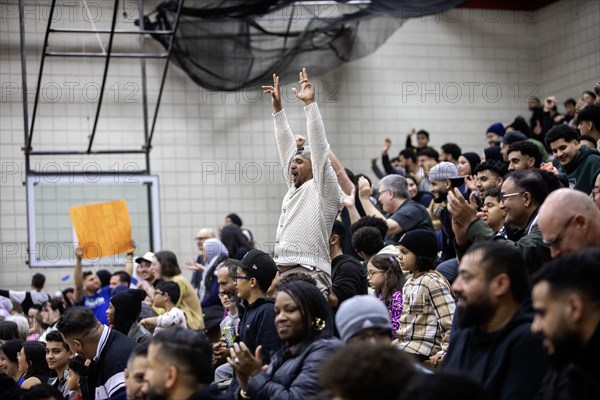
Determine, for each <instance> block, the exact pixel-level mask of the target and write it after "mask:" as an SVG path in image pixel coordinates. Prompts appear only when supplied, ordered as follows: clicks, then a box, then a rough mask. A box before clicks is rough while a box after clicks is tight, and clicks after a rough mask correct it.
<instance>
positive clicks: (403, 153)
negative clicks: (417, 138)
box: [398, 149, 417, 163]
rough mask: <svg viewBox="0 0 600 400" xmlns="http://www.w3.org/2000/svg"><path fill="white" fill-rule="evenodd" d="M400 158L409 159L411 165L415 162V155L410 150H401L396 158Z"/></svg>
mask: <svg viewBox="0 0 600 400" xmlns="http://www.w3.org/2000/svg"><path fill="white" fill-rule="evenodd" d="M400 156H402V157H404V158H410V159H411V160H412V162H413V163H416V162H417V155H416V154H415V152H414V151H412V150H411V149H404V150H402V151H401V152H400V153H399V154H398V158H400Z"/></svg>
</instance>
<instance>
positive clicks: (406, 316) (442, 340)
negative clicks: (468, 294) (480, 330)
mask: <svg viewBox="0 0 600 400" xmlns="http://www.w3.org/2000/svg"><path fill="white" fill-rule="evenodd" d="M399 245H400V263H401V264H402V268H403V269H405V270H407V271H409V272H411V273H412V277H411V278H410V279H409V280H408V281H407V282H406V284H405V285H404V289H403V292H402V299H403V313H402V316H401V317H400V328H399V330H398V333H397V337H398V339H397V342H398V345H399V347H400V349H401V350H404V351H406V352H408V353H411V354H414V355H415V356H417V358H418V359H420V360H421V361H425V360H429V361H430V362H431V363H432V364H433V365H437V361H438V360H439V359H441V358H442V357H443V356H444V354H446V351H447V349H448V342H449V340H450V327H451V326H452V317H453V315H454V309H455V307H456V304H455V300H454V295H453V293H452V289H451V288H450V284H449V283H448V281H447V280H446V279H445V278H444V277H443V276H442V275H441V274H440V273H438V272H436V271H435V270H434V262H435V259H436V256H437V252H438V244H437V238H436V235H435V233H433V232H431V231H428V230H424V229H417V230H414V231H410V232H408V233H406V234H405V235H404V236H402V238H401V239H400V242H399ZM434 358H435V359H434Z"/></svg>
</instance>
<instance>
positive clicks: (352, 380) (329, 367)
mask: <svg viewBox="0 0 600 400" xmlns="http://www.w3.org/2000/svg"><path fill="white" fill-rule="evenodd" d="M416 375H417V371H416V369H415V367H414V363H413V361H412V359H411V358H410V356H409V355H408V354H407V353H405V352H403V351H402V350H400V349H398V348H397V347H396V346H390V345H389V344H365V343H363V342H354V343H349V344H348V345H347V346H344V347H340V348H339V349H337V350H336V351H335V352H334V353H333V354H332V355H331V356H330V357H328V358H327V359H326V360H325V362H324V365H323V368H321V373H320V381H321V384H322V386H323V387H324V388H326V389H329V390H331V391H333V393H334V394H336V395H338V396H341V397H343V398H344V399H347V400H363V399H377V400H379V399H390V400H392V399H397V398H398V395H399V394H400V393H402V391H403V390H404V388H405V386H406V385H407V384H408V383H409V382H410V381H411V380H412V378H413V377H414V376H416ZM428 376H430V375H428Z"/></svg>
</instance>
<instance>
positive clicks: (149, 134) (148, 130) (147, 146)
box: [19, 0, 184, 176]
mask: <svg viewBox="0 0 600 400" xmlns="http://www.w3.org/2000/svg"><path fill="white" fill-rule="evenodd" d="M183 1H184V0H180V1H179V4H178V7H177V13H176V15H175V20H174V23H173V29H172V30H156V31H153V30H146V29H145V27H144V12H143V11H144V0H138V11H139V12H138V15H139V16H140V18H139V27H140V29H139V30H116V29H115V26H116V22H117V14H118V6H119V0H114V4H113V7H114V9H113V15H112V21H111V29H110V30H107V29H90V30H85V29H53V28H52V19H53V17H54V10H55V5H56V0H52V4H51V6H50V13H49V16H48V25H47V26H46V33H45V35H44V46H43V50H42V58H41V62H40V70H39V73H38V78H37V87H36V91H35V99H34V103H33V113H32V118H31V125H30V123H29V107H28V97H27V66H26V64H27V63H26V57H25V53H26V51H25V4H24V3H25V0H19V27H20V39H21V73H22V85H23V128H24V139H25V146H24V147H23V148H22V150H23V152H24V153H25V172H26V175H27V176H28V175H30V174H35V175H44V174H52V175H56V172H55V171H54V172H49V173H47V172H43V171H34V170H32V169H31V163H30V161H31V157H32V156H64V155H86V154H87V155H92V154H94V155H97V154H144V155H145V169H144V170H140V171H137V172H136V173H138V174H141V175H148V174H150V150H151V149H152V138H153V137H154V130H155V128H156V120H157V116H158V110H159V106H160V102H161V98H162V93H163V89H164V85H165V80H166V77H167V71H168V67H169V60H170V56H171V50H172V48H173V41H174V38H175V33H176V32H177V26H178V24H179V18H180V16H181V10H182V7H183ZM51 33H80V34H99V33H104V34H109V35H110V36H109V42H108V47H107V49H106V51H103V52H83V51H82V52H55V51H53V52H49V51H48V38H49V36H50V34H51ZM147 34H153V35H168V36H170V37H169V46H168V49H167V51H166V52H164V53H146V52H145V49H144V35H147ZM115 35H139V39H140V52H139V53H113V52H112V47H113V39H114V37H115ZM46 57H78V58H85V57H100V58H105V59H106V60H105V63H104V72H103V76H102V84H101V85H100V93H99V99H98V106H97V108H96V114H95V116H94V125H93V127H92V131H91V133H90V134H89V142H88V146H87V150H84V151H73V150H64V151H35V150H33V148H32V146H31V143H32V140H33V134H34V132H35V120H36V115H37V109H38V104H39V97H40V91H41V82H42V77H43V75H44V65H45V62H46ZM113 57H114V58H137V59H140V63H141V70H142V71H141V73H142V107H143V114H144V116H143V118H144V144H143V145H142V147H141V149H116V150H113V149H104V150H93V149H92V147H93V144H94V138H95V136H96V129H97V127H98V121H99V119H100V112H101V109H102V101H103V97H104V89H105V86H106V78H107V74H108V67H109V65H110V60H111V59H112V58H113ZM148 58H163V59H166V61H165V67H164V69H163V73H162V77H161V82H160V87H159V90H158V97H157V101H156V107H155V109H154V115H153V116H152V124H151V125H150V126H149V121H148V96H147V85H146V59H148ZM95 173H98V172H95ZM119 173H121V172H118V171H117V172H116V171H100V174H105V175H115V174H119ZM123 173H127V174H131V172H130V171H127V172H123ZM64 174H69V175H72V174H84V172H81V171H65V172H64Z"/></svg>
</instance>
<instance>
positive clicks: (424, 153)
mask: <svg viewBox="0 0 600 400" xmlns="http://www.w3.org/2000/svg"><path fill="white" fill-rule="evenodd" d="M420 156H425V157H429V158H434V159H435V160H436V161H437V160H438V159H439V158H440V153H438V152H437V151H435V150H434V149H432V148H431V147H425V148H424V149H423V150H421V151H419V152H418V153H417V157H420Z"/></svg>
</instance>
